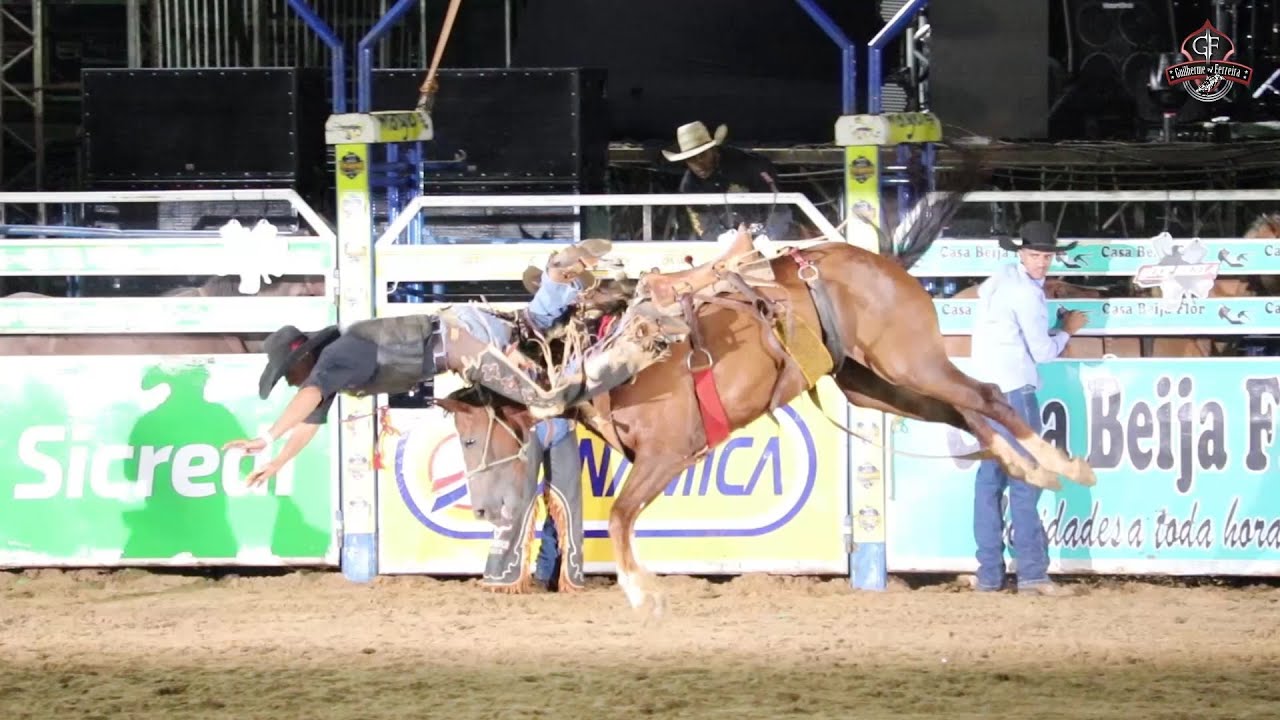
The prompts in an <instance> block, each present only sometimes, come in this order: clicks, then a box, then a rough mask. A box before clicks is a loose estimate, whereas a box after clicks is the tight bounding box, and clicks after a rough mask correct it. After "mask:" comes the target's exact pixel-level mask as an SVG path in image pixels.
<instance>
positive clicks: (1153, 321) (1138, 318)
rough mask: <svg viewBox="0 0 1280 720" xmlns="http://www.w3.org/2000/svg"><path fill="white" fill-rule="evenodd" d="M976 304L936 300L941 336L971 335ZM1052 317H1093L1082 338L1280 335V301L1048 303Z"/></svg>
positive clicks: (1087, 301) (1102, 301) (1092, 301)
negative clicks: (1073, 312)
mask: <svg viewBox="0 0 1280 720" xmlns="http://www.w3.org/2000/svg"><path fill="white" fill-rule="evenodd" d="M977 305H978V301H977V300H934V301H933V306H934V308H935V309H936V310H937V312H938V325H939V327H940V328H941V330H942V334H943V335H972V334H973V313H974V311H975V310H976V309H977ZM1048 308H1049V317H1051V318H1052V317H1056V315H1057V313H1058V312H1059V310H1079V311H1081V312H1086V313H1088V314H1089V324H1088V325H1087V326H1086V327H1085V328H1083V329H1082V330H1081V331H1080V332H1079V333H1078V334H1079V335H1088V336H1097V335H1111V336H1115V335H1267V334H1277V333H1280V300H1277V299H1275V298H1262V297H1232V298H1209V299H1205V300H1201V299H1192V298H1188V299H1184V300H1182V301H1180V302H1178V303H1176V304H1173V303H1169V302H1166V301H1165V300H1163V299H1160V298H1112V299H1107V300H1050V301H1048Z"/></svg>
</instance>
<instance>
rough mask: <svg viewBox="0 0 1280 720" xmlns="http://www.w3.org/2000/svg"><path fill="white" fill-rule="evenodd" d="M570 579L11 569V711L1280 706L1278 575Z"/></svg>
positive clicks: (5, 646) (1023, 710)
mask: <svg viewBox="0 0 1280 720" xmlns="http://www.w3.org/2000/svg"><path fill="white" fill-rule="evenodd" d="M663 580H664V585H663V586H664V588H666V590H667V593H668V598H669V616H668V617H667V619H666V620H665V621H663V622H661V623H659V624H656V625H646V624H644V623H643V622H641V621H640V619H639V617H638V616H636V615H635V614H633V613H632V611H631V610H630V609H629V608H627V607H626V603H625V600H624V599H623V596H622V593H621V592H619V591H618V589H617V588H616V587H615V586H614V585H613V582H612V580H604V579H593V580H592V587H591V588H590V589H589V591H588V592H586V593H584V594H582V595H578V596H572V597H569V596H558V595H551V594H539V595H532V596H523V597H508V596H494V595H490V594H488V593H484V592H483V591H481V590H480V589H479V588H478V586H477V585H476V584H475V583H474V582H473V581H438V580H432V579H427V578H418V577H402V578H380V579H379V580H378V581H377V582H375V583H373V584H371V585H368V586H358V585H353V584H350V583H348V582H346V581H345V580H344V579H342V577H341V576H340V575H338V574H336V573H318V572H298V573H292V574H288V575H283V576H275V577H252V578H249V577H235V576H229V577H224V578H221V579H217V580H214V579H209V578H205V577H198V576H191V575H180V574H158V573H151V572H145V571H133V570H130V571H122V572H115V573H100V572H89V571H74V572H60V571H48V570H45V571H35V572H27V573H0V718H4V719H5V720H17V719H19V718H31V719H33V720H35V719H39V720H48V719H50V718H219V720H224V719H227V718H271V719H272V720H278V719H281V718H307V719H309V720H310V719H316V720H326V719H330V718H343V719H347V718H350V719H359V720H366V719H371V718H444V719H448V718H520V717H555V718H565V719H572V720H576V719H577V718H584V719H585V718H639V717H663V718H667V717H672V718H675V717H679V718H766V717H778V716H808V717H823V718H825V717H830V718H852V717H894V718H913V717H947V718H957V717H962V718H963V717H1031V718H1053V719H1055V720H1056V719H1057V718H1140V719H1141V720H1151V719H1154V718H1251V717H1257V718H1263V717H1267V718H1274V717H1277V716H1280V682H1278V681H1280V669H1277V664H1278V662H1280V638H1278V637H1277V627H1280V589H1276V588H1273V587H1247V588H1226V587H1214V586H1202V587H1174V586H1167V585H1155V584H1143V583H1129V582H1121V581H1102V582H1092V583H1089V584H1087V585H1082V586H1078V587H1079V588H1080V589H1081V591H1082V592H1083V593H1085V594H1083V595H1082V596H1079V597H1075V598H1066V599H1046V598H1026V597H1022V598H1020V597H1017V596H1014V595H1003V596H996V597H993V596H976V595H973V594H971V593H968V592H961V591H959V590H958V589H957V588H956V587H955V586H954V585H948V584H943V583H937V584H932V585H924V586H922V587H919V588H917V589H907V588H905V587H902V586H901V585H899V586H897V587H895V588H894V589H893V590H892V591H890V592H888V593H883V594H859V593H855V592H853V591H851V590H849V589H847V585H846V583H845V582H843V581H840V580H830V581H825V580H815V579H809V578H780V577H767V576H748V577H744V578H739V579H735V580H733V581H729V582H714V583H713V582H708V581H705V580H700V579H693V578H684V577H670V578H664V579H663Z"/></svg>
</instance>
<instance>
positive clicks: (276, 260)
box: [218, 218, 289, 295]
mask: <svg viewBox="0 0 1280 720" xmlns="http://www.w3.org/2000/svg"><path fill="white" fill-rule="evenodd" d="M218 235H220V236H221V237H222V243H223V244H222V247H223V253H224V257H225V261H224V262H225V269H226V272H224V273H223V274H224V275H239V276H240V285H239V287H238V289H239V290H240V292H241V293H243V294H245V295H255V294H257V292H258V291H259V290H261V289H262V283H264V282H265V283H266V284H268V285H270V284H271V276H272V275H274V276H276V277H279V276H281V275H283V274H284V270H283V268H284V263H285V260H286V258H287V256H288V253H289V241H288V239H287V238H285V237H282V236H281V235H280V232H279V230H277V229H276V227H275V226H274V225H272V224H271V223H270V222H267V220H265V219H262V220H259V221H258V222H257V223H256V224H254V226H253V228H252V229H247V228H245V227H244V226H243V225H241V224H240V221H238V220H236V219H234V218H232V219H231V220H228V221H227V224H226V225H223V226H222V227H221V228H219V229H218Z"/></svg>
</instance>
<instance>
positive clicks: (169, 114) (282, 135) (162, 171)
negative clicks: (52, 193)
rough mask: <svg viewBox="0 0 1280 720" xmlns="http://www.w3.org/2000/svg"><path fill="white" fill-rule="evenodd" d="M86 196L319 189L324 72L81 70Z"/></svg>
mask: <svg viewBox="0 0 1280 720" xmlns="http://www.w3.org/2000/svg"><path fill="white" fill-rule="evenodd" d="M81 81H82V83H83V116H82V117H83V123H84V148H85V156H86V181H87V184H88V186H89V188H90V189H109V188H116V189H121V188H127V189H171V188H179V187H180V188H235V187H255V186H267V187H292V188H294V189H296V190H299V191H300V192H302V193H303V194H304V195H305V194H308V193H309V192H310V191H313V190H316V189H317V188H323V187H325V183H326V180H327V171H326V168H325V144H324V123H325V119H326V118H327V117H328V115H329V112H330V108H329V104H328V100H327V99H326V97H325V84H324V71H323V70H318V69H317V70H299V69H293V68H259V69H239V68H237V69H187V70H117V69H110V70H101V69H92V70H85V71H83V73H82V74H81Z"/></svg>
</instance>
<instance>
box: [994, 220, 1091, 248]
mask: <svg viewBox="0 0 1280 720" xmlns="http://www.w3.org/2000/svg"><path fill="white" fill-rule="evenodd" d="M998 242H999V243H1000V247H1002V248H1004V249H1005V250H1008V251H1009V252H1017V251H1019V250H1038V251H1040V252H1066V251H1068V250H1073V249H1075V247H1076V245H1078V244H1079V243H1077V242H1074V241H1073V242H1069V243H1067V244H1065V245H1061V244H1059V243H1058V236H1057V232H1056V231H1055V228H1054V226H1053V223H1051V222H1045V221H1044V220H1032V221H1030V222H1028V223H1027V224H1025V225H1023V226H1022V230H1021V232H1020V237H1018V238H1017V239H1014V238H1010V237H1003V236H1002V237H1000V238H999V239H998Z"/></svg>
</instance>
